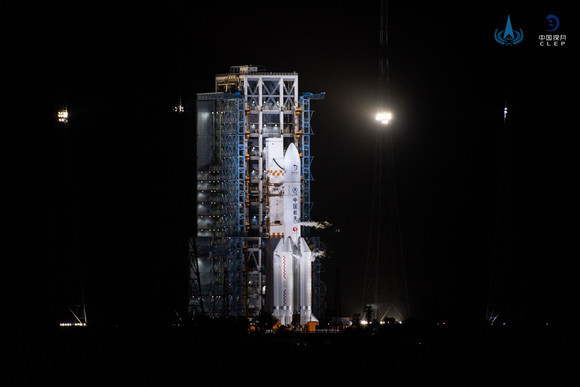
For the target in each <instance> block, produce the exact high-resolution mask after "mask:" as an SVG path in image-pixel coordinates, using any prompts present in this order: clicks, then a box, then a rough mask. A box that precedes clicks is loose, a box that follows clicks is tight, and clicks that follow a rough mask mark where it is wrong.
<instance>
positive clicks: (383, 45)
mask: <svg viewBox="0 0 580 387" xmlns="http://www.w3.org/2000/svg"><path fill="white" fill-rule="evenodd" d="M379 14H380V29H379V80H378V101H379V103H378V113H377V115H376V120H377V123H378V125H377V131H376V141H375V166H374V173H373V195H372V200H371V216H370V222H369V239H368V246H367V258H366V266H365V277H364V278H365V279H364V285H363V297H362V305H361V315H363V316H365V315H366V316H367V318H372V319H376V320H377V321H381V320H384V319H386V318H394V319H395V320H398V321H402V320H404V319H405V318H406V317H407V316H408V313H409V306H408V298H407V282H406V277H405V265H404V255H403V244H402V239H401V223H400V215H399V207H398V202H397V201H398V200H397V186H396V176H395V157H394V143H393V136H392V133H391V130H389V129H390V126H389V124H390V121H391V119H392V115H391V113H390V111H389V108H390V106H389V104H390V101H389V59H388V24H387V23H388V17H387V16H388V13H387V3H386V1H385V0H381V1H380V12H379ZM369 312H370V313H369ZM369 315H370V316H369Z"/></svg>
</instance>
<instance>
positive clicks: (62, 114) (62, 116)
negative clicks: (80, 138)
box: [58, 110, 68, 123]
mask: <svg viewBox="0 0 580 387" xmlns="http://www.w3.org/2000/svg"><path fill="white" fill-rule="evenodd" d="M58 122H63V123H67V122H68V111H66V110H59V111H58Z"/></svg>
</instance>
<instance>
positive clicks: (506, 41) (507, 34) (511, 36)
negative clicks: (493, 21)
mask: <svg viewBox="0 0 580 387" xmlns="http://www.w3.org/2000/svg"><path fill="white" fill-rule="evenodd" d="M493 35H494V37H495V41H496V42H498V43H499V44H503V45H504V46H513V45H515V44H518V43H519V42H521V41H522V39H523V38H524V31H522V29H521V28H520V30H519V31H518V30H517V29H516V30H514V29H513V28H512V22H511V21H510V15H508V18H507V23H506V24H505V28H504V29H503V30H501V31H498V29H497V28H496V29H495V32H494V34H493Z"/></svg>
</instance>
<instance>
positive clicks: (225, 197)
mask: <svg viewBox="0 0 580 387" xmlns="http://www.w3.org/2000/svg"><path fill="white" fill-rule="evenodd" d="M323 98H324V93H320V94H312V93H303V94H302V95H299V94H298V74H297V73H296V72H267V71H264V70H263V69H262V68H259V67H258V66H251V65H247V66H231V67H230V72H229V73H228V74H218V75H216V77H215V91H214V92H213V93H200V94H198V95H197V203H196V204H197V235H196V237H195V238H192V239H191V241H190V259H191V262H190V263H191V281H190V293H191V296H190V301H189V309H190V312H191V314H192V315H198V314H205V315H209V316H242V315H243V316H247V317H255V316H257V315H258V314H259V312H260V311H262V310H264V311H269V312H271V313H273V314H274V315H275V316H276V317H277V318H278V319H279V320H280V321H281V322H282V324H286V325H287V324H290V323H292V322H295V323H300V324H305V323H306V322H307V321H311V320H314V319H315V318H314V316H315V315H316V316H320V314H321V313H322V308H321V307H322V303H323V297H324V291H323V289H322V286H321V283H320V271H321V266H320V262H319V260H318V259H313V258H312V254H311V252H312V251H318V250H320V248H321V246H320V239H319V238H318V237H312V236H311V235H310V228H309V227H305V226H302V225H301V224H302V223H303V222H306V221H310V212H311V208H312V204H313V203H312V201H311V199H310V185H311V182H312V181H313V179H312V174H311V173H310V165H311V163H312V158H313V157H312V155H311V153H310V136H311V135H312V134H313V132H312V130H311V126H310V119H311V116H312V113H313V111H312V110H311V109H310V101H311V100H313V99H323ZM290 234H291V235H290ZM278 245H280V246H278ZM306 261H308V262H307V263H306ZM284 262H285V264H286V266H284Z"/></svg>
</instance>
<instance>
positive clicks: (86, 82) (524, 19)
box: [21, 1, 578, 326]
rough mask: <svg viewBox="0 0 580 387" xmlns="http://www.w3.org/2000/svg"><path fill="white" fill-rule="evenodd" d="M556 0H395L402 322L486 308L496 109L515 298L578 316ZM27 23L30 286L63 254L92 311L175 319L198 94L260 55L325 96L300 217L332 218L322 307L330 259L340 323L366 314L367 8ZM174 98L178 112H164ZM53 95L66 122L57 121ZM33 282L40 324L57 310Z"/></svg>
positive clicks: (565, 50) (190, 9)
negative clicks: (37, 103) (550, 21)
mask: <svg viewBox="0 0 580 387" xmlns="http://www.w3.org/2000/svg"><path fill="white" fill-rule="evenodd" d="M560 4H563V2H561V3H559V2H549V3H548V2H546V4H544V5H541V6H535V5H534V6H531V5H529V4H526V5H523V4H516V3H510V2H480V3H469V4H465V5H462V6H457V5H444V4H440V3H424V2H422V3H413V2H395V1H391V2H390V4H389V59H390V79H391V81H390V87H391V89H390V93H391V94H390V97H391V104H392V111H393V114H394V120H393V122H392V124H391V125H390V126H389V127H387V128H385V129H384V130H389V131H392V132H393V138H394V141H395V162H396V177H397V188H398V196H399V204H400V208H399V209H400V214H401V220H402V237H403V243H404V246H403V247H404V250H405V260H406V269H407V281H408V288H409V299H410V306H411V315H412V316H413V317H417V318H426V319H437V320H447V321H470V322H480V321H483V319H484V317H485V307H486V301H487V291H488V285H489V278H490V267H491V252H492V248H493V235H494V230H495V222H496V207H497V205H496V203H497V200H498V187H499V165H500V154H501V132H502V130H503V128H504V127H503V108H504V105H505V104H506V103H507V107H508V109H509V116H508V126H507V127H508V129H509V130H510V140H509V159H510V164H509V165H510V166H509V177H508V182H509V183H508V184H509V202H508V215H507V225H508V227H507V234H506V235H507V251H508V255H507V256H508V260H507V261H506V262H507V263H506V272H505V273H506V274H505V278H506V283H507V284H508V286H507V291H506V294H507V295H506V303H509V304H510V305H511V307H512V309H513V311H514V314H516V315H519V316H522V315H523V316H524V317H525V318H527V319H540V320H545V321H548V320H562V321H565V320H569V319H571V318H576V317H577V308H576V305H577V294H578V288H577V285H576V281H575V275H574V268H575V259H574V257H575V256H576V255H577V254H575V253H574V251H575V250H576V249H575V246H574V245H575V244H574V241H575V239H576V238H575V233H574V232H573V230H575V229H576V226H575V223H576V221H575V219H576V211H575V207H576V206H573V203H574V202H573V198H576V196H577V195H576V194H575V191H574V190H573V185H574V181H575V180H576V168H575V166H576V165H575V164H576V163H575V157H573V156H574V151H575V147H574V142H573V141H574V138H575V137H576V136H574V132H575V129H576V126H577V124H576V123H575V120H572V110H571V108H572V103H573V102H574V101H575V100H577V98H576V97H575V94H574V93H575V92H574V90H573V89H572V87H571V84H572V82H573V80H574V79H576V78H577V77H575V76H573V75H572V70H571V69H572V64H571V63H570V62H571V58H572V51H573V50H574V49H575V43H574V42H575V39H576V36H575V35H574V34H573V33H572V31H571V26H572V24H574V23H576V20H574V18H573V17H572V15H571V14H570V13H569V11H568V9H567V8H566V7H564V6H562V5H560ZM508 13H509V14H510V15H511V21H512V25H513V27H514V28H522V29H523V30H524V40H523V41H522V43H521V44H519V45H517V46H514V47H504V46H501V45H499V44H498V43H496V42H495V40H494V39H493V32H494V30H495V29H496V28H499V29H503V28H504V26H505V22H506V18H507V14H508ZM550 13H552V14H555V15H557V16H558V17H559V18H560V23H561V24H560V31H559V32H560V33H568V42H567V45H566V47H539V46H538V40H537V36H538V34H541V33H545V32H544V31H545V29H546V27H545V24H544V23H545V17H546V15H548V14H550ZM21 16H22V19H23V24H22V26H23V27H21V28H22V31H24V32H23V33H22V36H24V38H25V39H26V42H27V44H28V47H29V49H28V50H27V51H28V52H27V56H26V61H27V64H28V65H31V67H33V68H34V69H35V70H34V76H33V81H32V86H31V87H32V89H31V90H32V93H34V94H35V95H39V96H40V97H41V98H40V99H41V100H42V102H43V103H42V109H40V110H41V113H42V118H43V121H42V122H43V124H42V126H41V128H42V129H44V130H45V131H43V132H41V135H40V136H39V137H38V138H39V139H40V141H35V143H38V146H39V149H40V150H41V151H40V152H39V153H38V154H37V155H38V156H39V157H37V158H35V159H34V164H35V167H34V171H35V173H36V174H35V175H34V176H38V181H39V182H41V184H40V186H41V187H43V189H42V190H41V192H42V194H41V195H34V199H31V200H34V205H35V206H34V208H38V210H37V211H35V212H34V215H33V221H31V223H33V224H34V226H33V227H30V232H29V233H30V238H31V239H35V238H36V237H37V236H38V235H39V234H40V235H41V236H43V237H46V238H41V240H42V246H43V247H44V249H43V251H44V254H43V255H42V258H39V257H36V259H39V260H40V262H39V263H40V264H39V265H35V266H36V268H38V269H40V270H39V271H41V272H42V276H43V278H44V282H43V283H46V284H47V286H48V285H49V282H50V279H51V278H55V277H58V276H59V275H61V274H62V270H61V269H59V263H58V258H57V257H58V255H59V251H60V252H62V251H63V250H67V251H72V252H74V251H75V249H76V250H78V251H79V252H80V257H81V264H82V271H83V274H84V278H85V289H86V301H87V311H88V319H89V323H90V324H91V323H92V324H95V325H101V326H110V325H119V324H120V325H128V324H147V323H167V322H169V321H171V320H172V319H173V318H174V312H173V311H174V310H175V311H177V312H178V313H181V312H182V311H183V308H184V307H185V305H186V290H187V282H186V280H187V275H188V268H187V264H186V261H185V260H186V253H187V238H188V237H189V236H190V235H192V234H193V233H194V230H195V217H194V215H195V210H194V208H195V207H194V202H195V195H194V192H195V183H194V182H195V98H196V97H195V96H196V93H199V92H209V91H213V85H214V83H213V82H214V75H215V74H216V73H224V72H228V71H229V66H230V65H241V64H255V65H264V66H266V69H267V70H269V71H297V72H298V73H299V75H300V84H299V86H300V92H303V91H311V92H320V91H325V92H326V100H325V101H315V102H313V103H312V106H313V108H314V109H315V110H316V113H315V114H314V116H313V121H312V125H313V129H314V132H315V133H316V135H315V136H314V137H313V139H312V153H313V155H314V156H315V159H314V163H313V166H312V173H313V176H314V178H315V179H316V181H315V182H314V183H313V185H312V198H313V200H314V201H315V203H316V204H315V206H314V208H313V212H312V217H313V219H314V220H319V221H329V222H331V223H332V224H333V227H331V228H330V229H327V230H323V231H320V232H319V235H321V237H322V238H323V241H324V242H325V243H326V245H327V248H328V250H329V254H328V255H329V257H328V258H326V259H325V261H324V265H325V269H326V273H325V274H324V280H325V282H326V283H327V285H328V296H327V304H328V306H329V312H332V310H331V309H332V308H333V307H334V305H335V300H334V295H335V289H334V282H335V278H334V273H335V267H336V266H340V272H341V284H342V289H341V293H342V311H343V315H352V314H353V313H356V312H359V308H360V301H361V292H362V280H363V268H364V263H365V257H366V250H365V249H366V245H367V235H368V227H367V225H368V219H369V216H370V203H369V202H370V198H371V190H372V170H373V158H372V157H373V147H374V139H375V136H374V131H375V130H377V126H376V124H375V122H374V114H375V108H376V101H377V78H378V51H379V50H378V24H379V20H378V2H368V4H367V3H360V2H358V3H347V4H332V5H331V6H329V5H328V4H324V5H323V4H312V3H309V2H305V1H298V2H293V3H273V2H263V3H260V2H258V3H252V4H246V3H208V4H204V5H203V7H201V6H200V5H199V3H196V4H194V3H193V2H179V1H177V2H175V1H173V2H160V3H159V4H138V5H135V6H134V7H128V6H124V7H122V8H120V7H119V6H118V5H116V4H103V3H94V4H92V6H90V7H87V6H86V4H83V5H82V6H80V5H78V4H62V5H57V6H55V7H52V6H51V8H50V9H48V7H47V9H40V10H35V11H34V12H31V11H28V13H27V12H25V11H23V13H22V14H21ZM36 91H38V93H36ZM180 97H181V99H182V102H183V105H184V106H185V114H183V115H181V116H179V115H177V114H175V113H173V112H172V109H173V106H175V105H177V103H178V102H179V98H180ZM44 102H47V103H44ZM65 104H66V106H67V108H68V112H69V115H70V123H69V125H68V127H67V129H66V132H63V131H62V130H61V129H59V128H58V127H57V126H56V125H55V123H54V121H55V120H54V113H55V111H56V110H58V109H60V108H62V107H63V106H64V105H65ZM67 141H68V144H69V145H68V149H70V156H69V154H68V153H67V145H66V144H67ZM69 162H70V163H71V164H72V168H71V169H70V173H69V172H67V168H68V166H67V165H70V164H69ZM338 230H340V232H338ZM71 254H72V253H71ZM42 289H43V291H41V294H42V296H41V298H40V299H41V302H40V305H41V309H39V310H40V311H44V312H45V313H40V315H44V316H50V315H51V314H50V313H51V312H50V310H51V309H50V305H51V302H46V301H48V300H50V299H51V296H49V292H48V287H44V286H43V287H42ZM44 304H46V306H44ZM43 308H44V309H43ZM48 320H49V319H48ZM49 323H52V322H50V321H49Z"/></svg>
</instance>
